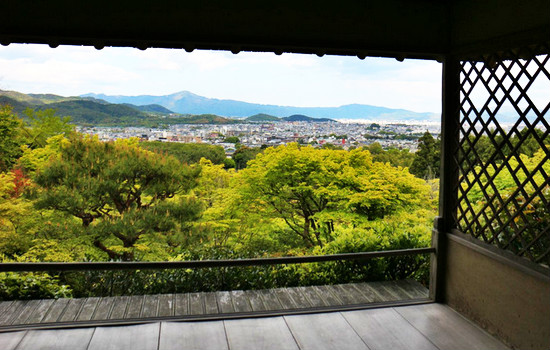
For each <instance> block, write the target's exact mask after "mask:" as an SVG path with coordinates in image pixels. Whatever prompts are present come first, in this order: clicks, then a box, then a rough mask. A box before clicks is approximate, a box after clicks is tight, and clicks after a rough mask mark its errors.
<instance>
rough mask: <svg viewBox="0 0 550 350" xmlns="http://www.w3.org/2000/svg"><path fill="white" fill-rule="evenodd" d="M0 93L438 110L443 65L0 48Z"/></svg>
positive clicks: (69, 48)
mask: <svg viewBox="0 0 550 350" xmlns="http://www.w3.org/2000/svg"><path fill="white" fill-rule="evenodd" d="M0 89H1V90H15V91H20V92H24V93H54V94H58V95H63V96H72V95H81V94H85V93H89V92H94V93H105V94H110V95H145V94H147V95H166V94H171V93H174V92H178V91H182V90H187V91H191V92H193V93H195V94H198V95H202V96H206V97H210V98H219V99H234V100H240V101H246V102H253V103H264V104H277V105H287V106H304V107H313V106H315V107H316V106H319V107H329V106H340V105H344V104H351V103H360V104H370V105H375V106H384V107H390V108H403V109H408V110H412V111H415V112H433V113H440V112H441V64H439V63H437V62H435V61H423V60H409V59H407V60H405V61H404V62H398V61H396V60H395V59H389V58H366V59H365V60H359V59H358V58H357V57H342V56H324V57H322V58H320V57H317V56H315V55H299V54H289V53H284V54H283V55H281V56H277V55H275V54H273V53H248V52H241V53H239V54H237V55H234V54H232V53H230V52H222V51H206V50H202V51H201V50H196V51H194V52H192V53H187V52H185V51H184V50H168V49H147V50H145V51H140V50H138V49H134V48H104V49H103V50H100V51H98V50H95V49H94V48H92V47H78V46H59V47H58V48H56V49H52V48H50V47H48V46H47V45H16V44H12V45H9V46H7V47H3V46H0Z"/></svg>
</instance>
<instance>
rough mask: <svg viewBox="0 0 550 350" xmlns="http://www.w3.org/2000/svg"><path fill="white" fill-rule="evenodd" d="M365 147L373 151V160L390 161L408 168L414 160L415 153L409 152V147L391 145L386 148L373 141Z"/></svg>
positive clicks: (394, 164) (392, 163)
mask: <svg viewBox="0 0 550 350" xmlns="http://www.w3.org/2000/svg"><path fill="white" fill-rule="evenodd" d="M364 149H366V150H367V151H369V152H370V153H371V155H372V161H373V162H382V163H390V164H391V165H393V166H396V167H397V166H400V167H403V168H408V167H410V166H411V164H412V162H413V160H414V153H411V152H409V150H408V149H398V148H395V147H390V148H388V149H387V150H384V149H383V148H382V146H381V145H380V143H378V142H373V143H371V144H370V145H368V146H365V147H364Z"/></svg>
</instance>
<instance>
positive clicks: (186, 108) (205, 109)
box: [82, 91, 439, 121]
mask: <svg viewBox="0 0 550 350" xmlns="http://www.w3.org/2000/svg"><path fill="white" fill-rule="evenodd" d="M82 96H83V97H94V98H99V99H103V100H105V101H108V102H111V103H131V104H134V105H147V104H159V105H161V106H163V107H165V108H168V109H170V110H172V111H174V112H176V113H181V114H205V113H212V114H216V115H221V116H227V117H248V116H253V115H257V114H267V115H271V116H274V117H287V116H289V115H293V114H301V115H307V116H310V117H314V118H331V119H379V120H380V119H382V120H388V121H392V120H439V117H438V116H436V115H435V114H433V113H416V112H412V111H407V110H403V109H391V108H385V107H376V106H369V105H361V104H350V105H345V106H340V107H292V106H277V105H264V104H255V103H248V102H242V101H234V100H219V99H214V98H207V97H203V96H199V95H195V94H193V93H191V92H188V91H182V92H178V93H174V94H171V95H164V96H151V95H140V96H120V95H119V96H110V95H104V94H86V95H82Z"/></svg>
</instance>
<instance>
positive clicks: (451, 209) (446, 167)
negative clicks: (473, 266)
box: [430, 56, 460, 302]
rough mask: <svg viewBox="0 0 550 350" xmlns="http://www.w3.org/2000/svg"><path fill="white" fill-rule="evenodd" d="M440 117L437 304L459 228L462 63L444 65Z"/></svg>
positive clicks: (433, 282) (450, 60)
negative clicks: (449, 243)
mask: <svg viewBox="0 0 550 350" xmlns="http://www.w3.org/2000/svg"><path fill="white" fill-rule="evenodd" d="M442 78H443V84H442V95H443V96H442V98H443V105H442V115H441V177H440V187H439V216H438V217H437V218H436V219H435V221H434V229H433V233H432V246H433V247H435V248H436V253H435V256H432V259H431V271H430V297H431V298H432V299H433V300H435V301H437V302H444V301H445V300H444V299H445V298H444V296H445V291H444V286H445V261H446V234H447V233H449V232H451V230H452V229H453V228H455V227H456V208H457V207H456V205H457V198H458V167H457V163H456V157H457V149H458V140H459V124H460V62H459V61H458V60H457V59H456V58H454V57H452V56H447V57H446V58H445V60H444V61H443V74H442Z"/></svg>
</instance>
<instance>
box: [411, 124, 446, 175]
mask: <svg viewBox="0 0 550 350" xmlns="http://www.w3.org/2000/svg"><path fill="white" fill-rule="evenodd" d="M439 148H440V145H439V140H435V139H434V138H433V136H432V134H430V132H429V131H426V132H425V133H424V135H422V137H421V138H420V139H418V150H417V151H416V153H415V155H414V160H413V162H412V164H411V167H410V169H409V172H410V173H411V174H413V175H415V176H416V177H419V178H421V179H433V178H438V177H439V164H440V160H439V157H440V154H441V153H440V149H439Z"/></svg>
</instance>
